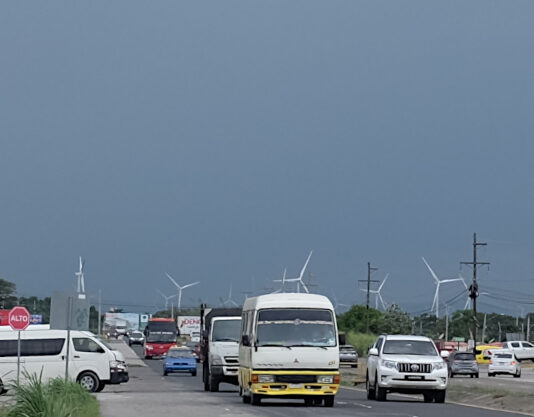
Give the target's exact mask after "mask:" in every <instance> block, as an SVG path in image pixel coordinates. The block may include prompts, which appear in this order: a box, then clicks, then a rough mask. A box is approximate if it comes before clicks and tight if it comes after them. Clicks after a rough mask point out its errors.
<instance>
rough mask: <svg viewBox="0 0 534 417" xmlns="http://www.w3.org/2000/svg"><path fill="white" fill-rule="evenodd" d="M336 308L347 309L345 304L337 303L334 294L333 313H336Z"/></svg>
mask: <svg viewBox="0 0 534 417" xmlns="http://www.w3.org/2000/svg"><path fill="white" fill-rule="evenodd" d="M338 307H348V305H347V304H343V303H338V301H337V297H336V294H334V311H335V312H336V313H337V309H338Z"/></svg>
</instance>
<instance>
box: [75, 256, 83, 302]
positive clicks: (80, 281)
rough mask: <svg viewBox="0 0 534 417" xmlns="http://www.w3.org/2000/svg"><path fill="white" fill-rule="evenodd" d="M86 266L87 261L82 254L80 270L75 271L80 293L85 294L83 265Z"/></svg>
mask: <svg viewBox="0 0 534 417" xmlns="http://www.w3.org/2000/svg"><path fill="white" fill-rule="evenodd" d="M84 266H85V261H84V260H83V259H82V257H81V256H80V266H79V269H78V272H76V273H75V275H76V277H77V278H78V289H77V292H78V294H85V280H84V277H83V267H84Z"/></svg>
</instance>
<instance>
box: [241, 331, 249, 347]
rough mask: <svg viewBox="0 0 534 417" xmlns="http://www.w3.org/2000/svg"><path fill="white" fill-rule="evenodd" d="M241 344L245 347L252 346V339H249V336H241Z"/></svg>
mask: <svg viewBox="0 0 534 417" xmlns="http://www.w3.org/2000/svg"><path fill="white" fill-rule="evenodd" d="M241 344H242V345H243V346H250V339H249V338H248V334H244V335H242V336H241Z"/></svg>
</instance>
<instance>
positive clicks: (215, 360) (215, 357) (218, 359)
mask: <svg viewBox="0 0 534 417" xmlns="http://www.w3.org/2000/svg"><path fill="white" fill-rule="evenodd" d="M210 362H211V364H212V365H222V364H223V361H222V358H221V357H220V356H219V355H217V354H216V353H212V354H211V355H210Z"/></svg>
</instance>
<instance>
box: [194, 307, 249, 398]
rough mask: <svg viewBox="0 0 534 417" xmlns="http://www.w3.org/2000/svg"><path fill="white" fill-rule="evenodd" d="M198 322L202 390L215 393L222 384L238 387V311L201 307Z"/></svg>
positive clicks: (239, 326)
mask: <svg viewBox="0 0 534 417" xmlns="http://www.w3.org/2000/svg"><path fill="white" fill-rule="evenodd" d="M200 322H201V324H200V325H201V329H202V332H201V333H202V334H201V340H200V360H201V361H202V381H203V382H204V390H205V391H211V392H217V391H219V384H220V383H221V382H226V383H229V384H233V385H237V383H238V382H237V374H238V370H239V361H238V353H239V339H240V334H241V309H240V308H215V309H206V307H205V305H203V306H201V312H200Z"/></svg>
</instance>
